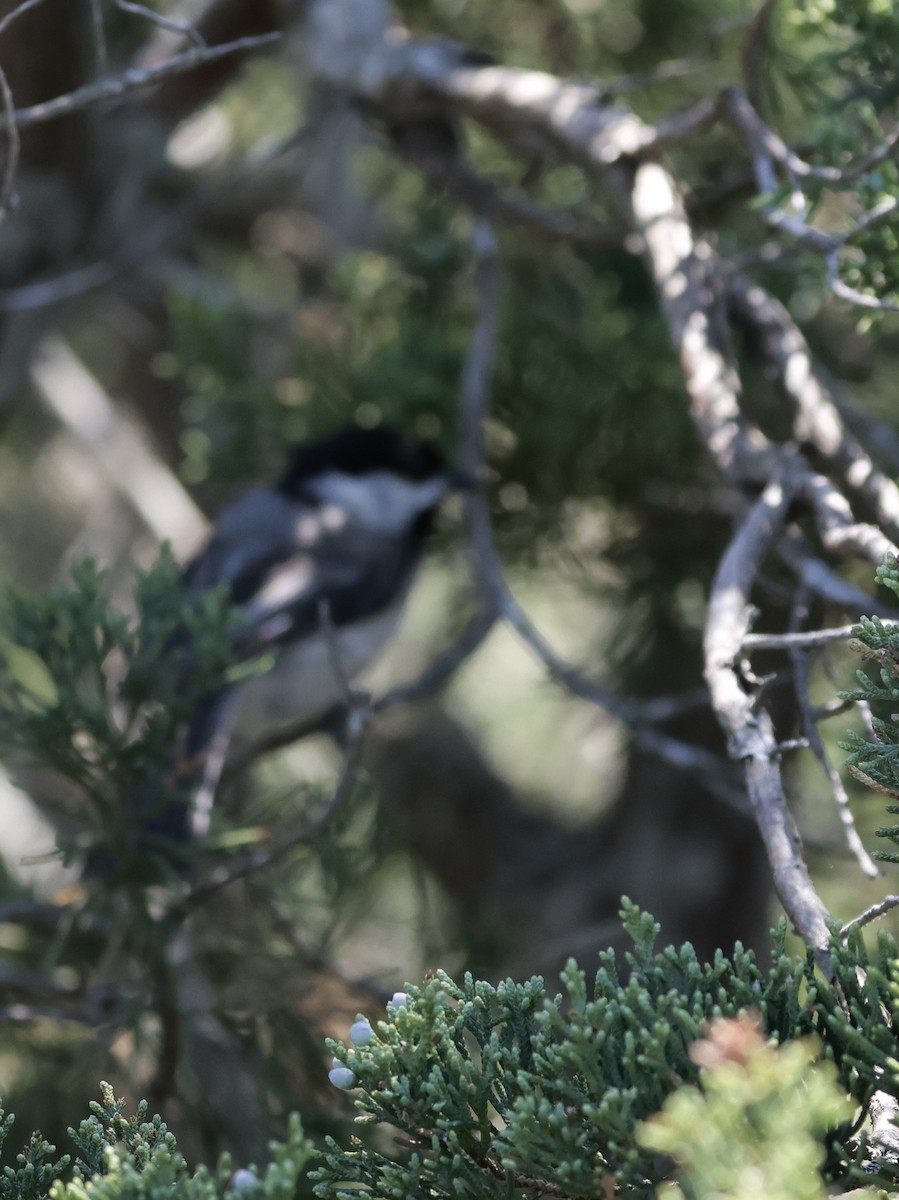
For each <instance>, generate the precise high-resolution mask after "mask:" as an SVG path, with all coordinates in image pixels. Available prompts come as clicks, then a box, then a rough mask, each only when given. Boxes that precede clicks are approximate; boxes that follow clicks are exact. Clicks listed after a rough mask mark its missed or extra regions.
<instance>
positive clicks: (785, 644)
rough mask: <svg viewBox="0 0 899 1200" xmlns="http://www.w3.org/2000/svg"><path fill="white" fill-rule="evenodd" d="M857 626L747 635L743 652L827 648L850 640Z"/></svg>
mask: <svg viewBox="0 0 899 1200" xmlns="http://www.w3.org/2000/svg"><path fill="white" fill-rule="evenodd" d="M857 628H858V626H857V625H837V626H835V627H834V628H833V629H805V630H798V629H797V630H795V631H793V632H792V633H747V634H746V636H745V637H744V638H743V649H744V650H795V649H801V650H812V649H814V648H816V647H817V646H829V645H830V644H831V643H832V642H844V641H846V640H847V638H851V637H852V636H853V635H854V633H855V631H856V629H857Z"/></svg>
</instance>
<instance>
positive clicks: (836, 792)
mask: <svg viewBox="0 0 899 1200" xmlns="http://www.w3.org/2000/svg"><path fill="white" fill-rule="evenodd" d="M808 591H809V589H808V588H803V587H801V588H800V589H799V590H798V592H797V594H796V599H795V602H794V604H793V611H792V613H791V615H790V621H791V624H792V625H793V626H794V632H796V633H798V632H799V629H798V626H799V625H800V624H802V623H803V622H804V620H805V619H806V618H807V616H808ZM789 655H790V661H791V663H792V664H793V679H794V694H795V696H796V703H797V705H798V707H799V712H800V716H801V719H802V727H803V730H804V733H805V737H806V740H807V742H808V746H809V749H810V750H811V751H812V753H813V754H814V756H815V758H816V759H817V760H818V762H819V763H820V765H821V769H822V770H823V771H824V774H825V775H826V776H827V779H828V781H829V783H830V788H831V793H832V795H833V798H834V802H835V804H836V806H837V814H838V815H839V818H840V824H841V826H842V828H843V837H844V838H845V840H846V845H847V846H848V847H849V850H850V851H851V853H852V854H853V855H854V856H855V860H856V862H857V863H858V865H859V867H860V869H861V871H862V872H863V873H864V874H865V875H867V876H868V878H869V879H876V878H877V877H878V876H879V875H880V871H879V870H878V869H877V865H876V864H875V862H874V860H873V859H872V858H871V856H870V854H868V852H867V850H866V849H865V847H864V845H863V844H862V840H861V838H860V837H859V834H858V829H857V828H856V825H855V818H854V817H853V816H852V808H851V805H850V803H849V794H848V793H847V791H846V788H845V786H844V784H843V780H842V778H841V777H840V773H839V771H837V770H836V768H835V767H834V766H833V764H832V763H831V761H830V758H829V756H828V754H827V750H826V749H825V747H824V742H823V739H822V737H821V733H820V730H819V729H818V725H817V722H816V721H815V718H814V715H813V714H812V711H811V703H810V700H809V692H810V685H809V661H808V653H807V648H805V647H802V646H797V645H795V644H794V645H793V646H791V647H790V649H789Z"/></svg>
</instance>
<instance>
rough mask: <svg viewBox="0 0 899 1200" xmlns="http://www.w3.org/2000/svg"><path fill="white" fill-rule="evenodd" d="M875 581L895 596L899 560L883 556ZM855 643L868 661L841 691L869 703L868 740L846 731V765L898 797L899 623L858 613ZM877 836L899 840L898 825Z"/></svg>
mask: <svg viewBox="0 0 899 1200" xmlns="http://www.w3.org/2000/svg"><path fill="white" fill-rule="evenodd" d="M875 578H876V580H877V582H878V583H879V584H881V585H882V586H883V587H885V588H887V589H889V590H890V591H891V592H893V593H894V594H895V595H899V560H897V559H896V557H895V555H888V556H887V558H886V560H885V562H883V563H882V564H881V565H880V566H879V567H878V568H877V571H876V573H875ZM853 632H854V635H855V639H854V642H853V645H854V648H855V649H856V650H857V651H858V652H859V653H860V654H862V655H863V656H864V658H866V659H867V660H869V663H870V665H869V666H867V667H865V668H862V669H859V670H858V671H857V672H856V678H857V679H858V683H859V687H858V689H857V690H856V691H854V692H844V693H842V695H843V696H844V698H846V699H850V700H863V701H866V702H867V703H868V704H870V705H871V712H872V717H871V723H872V727H873V731H874V738H873V739H872V740H869V739H866V738H863V737H861V736H860V735H859V734H858V733H855V732H852V731H850V732H848V733H847V735H846V739H845V740H844V741H843V742H841V743H840V745H841V746H842V748H843V749H844V750H848V751H849V752H850V753H849V755H848V757H847V759H846V766H847V768H848V769H849V771H850V772H851V774H852V775H854V776H855V778H856V779H858V780H860V781H861V782H862V783H864V784H865V785H866V786H867V787H869V788H871V789H872V790H874V791H876V792H880V793H881V794H882V795H884V796H889V797H891V798H892V799H894V800H899V720H897V709H899V626H897V625H895V624H893V623H892V622H885V621H883V620H881V619H880V617H876V616H875V617H862V618H861V620H860V621H859V624H858V626H857V627H856V629H855V630H854V631H853ZM887 812H888V813H892V814H897V813H899V805H897V804H889V805H887ZM877 836H878V837H882V838H885V839H886V840H888V841H890V842H892V843H893V844H894V845H899V825H888V826H884V827H883V828H881V829H878V830H877ZM877 857H878V858H880V859H883V860H884V861H885V862H893V863H896V862H899V853H896V852H895V851H888V850H882V851H879V852H878V854H877Z"/></svg>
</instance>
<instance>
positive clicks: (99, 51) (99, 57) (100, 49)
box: [91, 0, 109, 75]
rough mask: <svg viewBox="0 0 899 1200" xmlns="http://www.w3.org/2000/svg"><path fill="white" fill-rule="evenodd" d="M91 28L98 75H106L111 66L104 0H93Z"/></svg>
mask: <svg viewBox="0 0 899 1200" xmlns="http://www.w3.org/2000/svg"><path fill="white" fill-rule="evenodd" d="M91 28H92V30H93V34H94V59H95V62H94V65H95V67H96V70H97V74H98V75H105V74H106V71H107V68H108V66H109V49H108V46H107V44H106V26H105V24H104V21H103V0H91Z"/></svg>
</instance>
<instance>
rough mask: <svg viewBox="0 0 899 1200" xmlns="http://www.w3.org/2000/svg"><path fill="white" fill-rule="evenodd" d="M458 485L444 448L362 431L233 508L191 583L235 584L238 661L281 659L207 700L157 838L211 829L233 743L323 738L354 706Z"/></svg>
mask: <svg viewBox="0 0 899 1200" xmlns="http://www.w3.org/2000/svg"><path fill="white" fill-rule="evenodd" d="M460 486H462V481H461V477H460V476H459V475H458V473H457V472H453V471H450V470H448V469H447V467H446V465H445V462H444V459H443V456H442V455H441V453H440V451H439V450H438V448H437V446H436V445H435V444H434V443H433V442H431V441H429V440H427V439H424V438H420V437H418V436H416V435H413V434H410V433H407V432H404V431H401V430H399V429H397V428H394V427H393V426H390V425H386V424H384V425H378V426H376V427H374V428H361V427H356V426H351V427H347V428H344V429H339V430H337V431H336V432H333V433H331V434H328V435H326V436H324V437H321V438H318V439H316V440H313V441H309V442H306V443H302V444H300V445H298V446H296V447H294V449H293V451H292V454H291V456H290V459H289V463H288V466H287V468H286V470H285V471H284V472H283V473H282V475H281V477H280V478H279V479H278V480H277V481H276V482H275V483H274V485H273V486H271V487H255V488H252V489H251V490H249V491H247V492H245V493H244V494H243V495H242V496H240V497H238V499H236V500H235V501H234V502H233V503H232V504H230V505H229V506H228V507H226V508H225V509H224V511H223V512H222V513H221V514H220V516H219V518H218V520H217V521H216V523H215V526H214V528H213V530H212V533H211V536H210V538H209V540H208V542H207V543H206V545H205V546H204V547H203V549H201V550H200V552H199V553H198V554H197V555H196V556H195V557H194V558H193V559H191V560H190V561H189V562H188V563H187V564H186V565H185V567H184V569H183V573H182V584H183V587H184V589H185V591H186V592H187V593H192V594H196V593H201V592H203V591H206V590H207V589H212V588H219V587H222V586H224V587H225V588H226V589H227V594H228V597H229V600H230V602H231V603H232V604H233V605H234V606H235V609H236V612H237V614H238V620H237V622H236V628H235V633H234V635H233V641H232V652H233V654H234V656H235V658H236V659H237V660H244V659H249V658H252V657H254V656H257V655H260V654H263V653H269V652H270V653H271V655H272V657H273V659H274V662H273V665H272V666H271V668H270V669H269V670H267V671H266V672H265V673H264V674H261V675H257V676H254V677H251V678H248V679H244V680H243V681H241V682H239V683H236V684H232V685H226V686H224V687H222V688H221V689H220V690H219V691H217V692H214V693H213V694H211V695H209V696H207V697H205V698H204V699H203V700H202V701H201V702H200V703H199V705H198V706H197V709H196V711H195V713H194V715H193V717H192V718H191V720H190V722H189V724H188V727H187V732H186V735H185V737H184V743H183V747H182V750H181V752H180V754H179V756H178V757H179V760H180V762H181V763H182V764H187V768H186V771H185V772H184V773H185V774H186V775H187V776H188V780H189V783H188V787H187V788H186V789H182V791H185V792H187V793H188V794H189V799H188V800H187V801H186V802H184V801H183V800H182V802H181V803H179V804H175V805H170V806H168V807H167V808H166V809H165V811H164V812H161V813H159V812H157V813H156V814H154V815H153V816H152V817H151V818H147V817H146V816H145V818H144V821H143V824H144V827H145V828H146V829H147V830H148V831H149V833H150V834H151V835H152V838H153V839H154V840H155V839H157V838H158V837H159V836H162V837H163V838H167V839H172V840H174V841H175V842H176V843H185V842H192V841H196V840H197V839H199V838H202V837H203V835H204V834H205V833H206V832H207V830H208V826H209V819H210V813H211V809H212V806H213V802H214V799H215V793H216V790H217V787H218V784H219V781H220V779H221V774H222V770H223V768H224V766H225V763H226V761H227V758H228V753H229V749H230V748H231V746H232V743H233V741H234V739H235V737H237V738H239V739H240V743H241V744H242V745H246V744H248V743H249V744H254V743H258V742H259V741H260V740H263V739H265V738H267V737H268V736H269V735H271V734H272V733H275V732H277V731H278V729H283V728H284V727H288V726H289V727H290V729H292V730H293V729H296V730H308V731H312V730H314V729H316V728H321V727H322V725H323V723H324V722H325V721H326V719H327V718H328V717H329V715H331V714H333V713H334V711H335V710H336V709H338V708H339V707H340V706H341V705H342V704H343V703H345V701H346V697H347V685H348V682H351V681H352V680H354V679H355V678H356V677H357V676H358V675H359V674H360V673H361V672H362V671H364V670H365V668H366V667H367V666H369V664H370V663H372V662H373V661H374V659H375V658H376V657H377V656H378V654H379V652H380V651H381V650H382V649H383V648H384V646H385V645H386V643H387V642H388V641H389V639H390V637H391V635H392V634H393V632H394V630H395V628H396V625H397V623H398V621H399V617H400V614H401V612H402V608H403V604H404V601H405V598H406V595H407V594H408V591H409V588H410V585H411V583H412V581H413V578H414V576H415V572H416V568H417V566H418V564H419V562H420V560H421V557H422V551H423V549H424V546H425V543H426V541H427V537H428V534H429V532H430V530H431V528H432V525H433V522H434V518H435V515H436V512H437V510H438V508H439V506H440V503H441V501H442V500H443V499H444V498H445V497H446V496H447V494H448V493H449V492H450V491H452V490H454V489H455V488H457V487H460Z"/></svg>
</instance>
